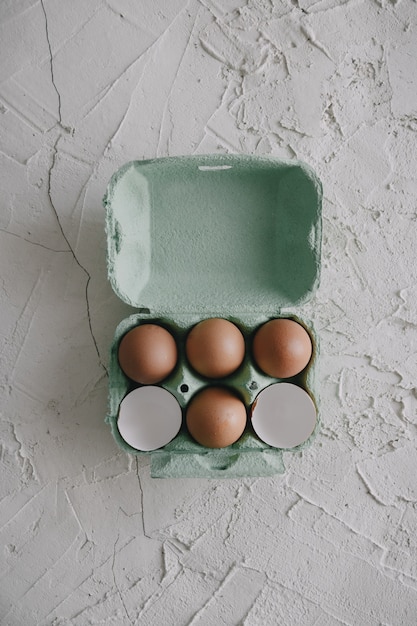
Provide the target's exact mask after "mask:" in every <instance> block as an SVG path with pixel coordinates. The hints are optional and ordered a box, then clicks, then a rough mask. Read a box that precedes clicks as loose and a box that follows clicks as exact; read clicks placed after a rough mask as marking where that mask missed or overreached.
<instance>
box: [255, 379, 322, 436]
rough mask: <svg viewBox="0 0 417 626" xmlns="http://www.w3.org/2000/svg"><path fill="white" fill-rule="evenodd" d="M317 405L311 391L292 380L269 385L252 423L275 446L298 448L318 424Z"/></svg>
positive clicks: (256, 403) (258, 398) (257, 404)
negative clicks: (311, 396)
mask: <svg viewBox="0 0 417 626" xmlns="http://www.w3.org/2000/svg"><path fill="white" fill-rule="evenodd" d="M316 420H317V415H316V407H315V406H314V402H313V400H312V399H311V398H310V396H309V395H308V393H307V392H306V391H304V389H301V387H298V386H297V385H293V384H291V383H275V384H274V385H270V386H269V387H266V389H264V390H263V391H261V393H260V394H259V395H258V396H257V398H256V399H255V402H254V404H253V407H252V426H253V429H254V431H255V432H256V434H257V435H258V437H259V438H260V439H262V441H264V442H265V443H267V444H268V445H270V446H273V447H274V448H294V447H295V446H299V445H300V444H301V443H303V442H304V441H306V439H308V438H309V437H310V435H311V434H312V432H313V430H314V428H315V425H316Z"/></svg>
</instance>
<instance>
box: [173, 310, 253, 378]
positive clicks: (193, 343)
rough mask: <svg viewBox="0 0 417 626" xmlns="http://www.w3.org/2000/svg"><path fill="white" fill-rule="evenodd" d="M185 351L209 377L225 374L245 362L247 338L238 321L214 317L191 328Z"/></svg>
mask: <svg viewBox="0 0 417 626" xmlns="http://www.w3.org/2000/svg"><path fill="white" fill-rule="evenodd" d="M185 351H186V354H187V358H188V360H189V362H190V364H191V365H192V367H193V368H194V369H195V370H196V371H197V372H199V373H200V374H202V375H203V376H207V377H208V378H223V377H224V376H228V375H229V374H231V373H232V372H234V371H235V370H236V369H237V368H238V367H239V365H241V363H242V361H243V359H244V356H245V340H244V338H243V335H242V333H241V332H240V330H239V329H238V327H237V326H236V325H235V324H233V323H232V322H229V321H228V320H225V319H221V318H217V317H214V318H211V319H208V320H203V321H202V322H200V323H199V324H197V325H196V326H194V327H193V328H192V329H191V331H190V333H189V334H188V336H187V339H186V343H185Z"/></svg>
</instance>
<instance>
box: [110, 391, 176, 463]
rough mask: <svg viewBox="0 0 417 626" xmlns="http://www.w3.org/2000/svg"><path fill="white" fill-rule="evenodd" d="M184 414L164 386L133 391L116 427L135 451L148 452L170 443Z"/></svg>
mask: <svg viewBox="0 0 417 626" xmlns="http://www.w3.org/2000/svg"><path fill="white" fill-rule="evenodd" d="M181 422H182V411H181V407H180V405H179V404H178V401H177V400H176V399H175V398H174V396H173V395H172V394H171V393H169V391H167V390H166V389H163V388H162V387H155V386H147V387H139V388H138V389H134V390H133V391H131V392H130V393H128V394H127V396H125V397H124V398H123V400H122V402H121V404H120V408H119V418H118V421H117V427H118V429H119V433H120V435H121V436H122V438H123V439H124V440H125V441H126V443H128V444H129V445H130V446H132V448H136V450H142V451H143V452H149V451H150V450H156V449H157V448H161V447H162V446H165V445H166V444H167V443H169V442H170V441H171V440H172V439H173V438H174V437H175V436H176V435H177V434H178V431H179V430H180V428H181Z"/></svg>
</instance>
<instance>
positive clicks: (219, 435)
mask: <svg viewBox="0 0 417 626" xmlns="http://www.w3.org/2000/svg"><path fill="white" fill-rule="evenodd" d="M186 423H187V428H188V430H189V432H190V434H191V436H192V437H193V438H194V439H195V440H196V441H197V442H198V443H200V444H201V445H202V446H206V447H207V448H225V447H226V446H230V445H231V444H232V443H234V442H235V441H237V440H238V439H239V437H240V436H241V434H242V433H243V431H244V429H245V426H246V408H245V405H244V404H243V402H242V401H241V400H240V399H239V398H238V397H237V396H236V395H235V394H234V393H233V392H232V391H230V390H229V389H227V388H225V387H206V388H205V389H203V390H202V391H200V392H199V393H198V394H197V395H196V396H194V398H192V400H191V402H190V404H189V405H188V409H187V413H186Z"/></svg>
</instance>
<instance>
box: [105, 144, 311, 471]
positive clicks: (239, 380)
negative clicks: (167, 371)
mask: <svg viewBox="0 0 417 626" xmlns="http://www.w3.org/2000/svg"><path fill="white" fill-rule="evenodd" d="M104 204H105V207H106V231H107V247H108V274H109V278H110V281H111V284H112V286H113V289H114V291H115V293H116V294H117V295H118V296H119V297H120V298H121V299H122V300H123V301H124V302H126V303H128V304H130V305H131V306H134V307H135V308H136V309H137V311H138V312H137V313H135V314H133V315H131V316H130V317H128V318H127V319H124V320H122V322H121V323H120V324H119V325H118V327H117V329H116V332H115V336H114V340H113V344H112V347H111V356H110V367H109V410H108V415H107V418H106V419H107V422H108V423H109V424H110V426H111V429H112V433H113V435H114V438H115V440H116V441H117V443H118V444H119V445H120V446H121V447H122V448H123V449H125V450H126V451H128V452H130V453H133V454H143V452H142V451H140V450H137V449H135V448H132V447H131V446H129V444H127V443H126V441H124V439H123V438H122V437H121V435H120V432H119V429H118V426H117V423H118V416H119V410H120V405H121V402H122V401H123V398H125V397H126V394H128V393H129V392H130V391H132V390H133V389H135V388H136V387H140V385H139V384H138V383H134V382H133V381H132V380H130V379H129V378H128V377H127V376H126V375H125V374H124V373H123V371H122V370H121V368H120V365H119V362H118V347H119V344H120V341H121V339H122V337H123V336H124V335H125V334H126V333H127V332H128V331H129V330H131V329H132V328H134V327H135V326H137V325H139V324H143V323H156V324H160V325H162V326H163V327H165V328H166V329H167V330H169V331H170V332H171V333H172V335H173V336H174V338H175V339H176V343H177V347H178V355H179V358H178V363H177V366H176V368H175V369H174V371H173V372H172V374H171V375H170V376H168V377H167V378H166V379H165V380H164V381H162V382H161V383H158V384H159V385H160V386H161V387H162V388H164V389H166V390H167V391H169V392H170V393H171V394H172V395H173V396H174V397H175V398H176V400H177V401H178V403H179V405H180V406H181V409H182V411H183V415H185V412H186V409H187V406H188V403H189V402H190V399H191V398H192V397H194V395H195V394H196V393H198V392H199V391H200V390H201V389H203V388H204V387H207V386H209V385H217V384H221V385H225V386H227V387H229V388H230V389H233V390H234V391H235V392H236V393H237V394H238V395H239V396H240V397H241V398H242V400H243V401H244V403H245V406H246V408H247V411H248V421H247V427H246V429H245V431H244V433H243V435H242V436H241V437H240V439H239V440H238V441H237V442H236V443H234V444H232V445H230V446H227V447H225V448H219V449H213V448H206V447H204V446H201V445H200V444H198V443H197V442H196V441H194V440H193V439H192V437H191V436H190V434H189V433H188V431H187V428H186V424H185V418H184V419H183V424H182V427H181V429H180V431H179V433H178V435H177V436H176V437H175V438H174V439H173V440H172V441H171V442H170V443H168V444H167V445H165V446H163V447H162V448H160V449H158V450H154V451H152V452H150V455H151V474H152V476H154V477H187V476H189V477H242V476H267V475H274V474H279V473H282V472H283V471H284V465H283V461H282V452H283V449H282V448H275V447H273V446H270V445H268V444H265V443H264V442H263V441H261V440H260V439H259V437H258V436H257V435H256V433H255V432H254V430H253V428H252V425H251V419H250V415H251V409H252V407H253V403H254V402H255V400H256V398H257V397H258V395H259V394H260V392H262V391H263V390H264V389H266V388H267V387H268V386H270V385H271V384H274V383H280V382H283V381H282V379H276V378H273V377H270V376H267V375H265V374H264V373H263V372H262V371H261V370H260V369H259V367H257V365H256V363H255V362H254V359H253V356H252V340H253V335H254V332H255V331H256V329H257V328H259V327H260V326H261V325H262V324H263V323H265V322H267V321H268V320H270V319H274V318H279V317H290V318H293V319H295V320H296V321H298V322H299V323H301V324H302V325H304V326H305V327H306V328H307V330H308V332H309V334H310V337H311V338H312V342H313V357H312V359H311V361H310V362H309V364H308V366H307V367H306V368H305V370H303V371H302V372H301V373H300V374H298V375H297V376H295V377H292V378H291V379H285V382H287V383H288V382H289V383H292V384H294V385H297V386H299V387H301V388H302V389H304V390H305V391H307V392H308V394H309V395H310V396H311V397H312V399H313V401H314V402H315V404H316V407H317V404H318V402H317V390H316V384H315V377H316V370H317V357H318V339H317V337H316V334H315V332H314V328H313V326H312V324H311V323H310V322H309V321H308V320H301V319H299V317H298V315H297V306H299V305H300V304H301V303H302V302H305V301H306V300H307V299H308V298H309V297H310V296H311V294H312V293H314V290H315V289H316V288H317V285H318V281H319V271H320V251H321V184H320V181H319V180H318V179H317V177H316V175H315V174H314V172H313V171H312V170H311V168H309V167H308V166H307V165H305V164H303V163H300V162H296V161H283V160H278V159H273V158H270V157H268V158H266V157H265V158H264V157H252V156H239V155H227V156H224V155H207V156H189V157H171V158H163V159H155V160H150V161H134V162H131V163H128V164H126V165H125V166H123V167H122V168H121V169H120V170H119V171H118V172H116V173H115V174H114V176H113V177H112V179H111V181H110V183H109V186H108V189H107V193H106V196H105V199H104ZM289 307H291V308H290V310H289ZM284 310H285V314H284V313H283V311H284ZM211 317H220V318H224V319H227V320H229V321H231V322H233V323H235V324H236V325H237V326H238V327H239V328H240V330H241V331H242V333H243V336H244V338H245V345H246V352H245V358H244V362H243V364H242V365H241V366H240V367H239V368H238V369H237V370H236V372H234V373H233V374H232V375H230V376H228V377H225V378H222V379H221V380H219V381H216V380H212V379H208V378H206V377H204V376H201V375H199V374H198V373H197V372H196V371H195V370H194V369H193V368H192V367H191V366H190V364H189V363H188V360H187V358H186V355H185V348H184V346H185V338H186V336H187V334H188V332H189V331H190V329H191V328H192V327H193V326H194V325H195V324H197V323H198V322H200V321H201V320H203V319H207V318H211ZM317 413H318V412H317ZM319 421H320V420H319V414H318V419H317V424H316V427H315V429H314V431H313V433H312V435H311V436H310V437H309V438H308V439H307V440H306V441H305V442H303V443H302V444H301V445H300V446H296V447H294V448H292V449H293V450H299V449H300V448H302V447H304V446H306V445H309V444H310V443H311V441H312V440H313V438H314V436H315V435H316V433H317V430H318V428H319Z"/></svg>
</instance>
